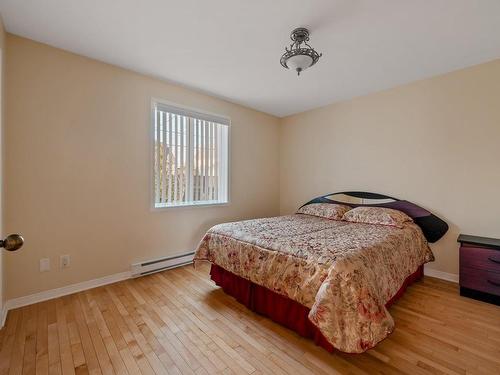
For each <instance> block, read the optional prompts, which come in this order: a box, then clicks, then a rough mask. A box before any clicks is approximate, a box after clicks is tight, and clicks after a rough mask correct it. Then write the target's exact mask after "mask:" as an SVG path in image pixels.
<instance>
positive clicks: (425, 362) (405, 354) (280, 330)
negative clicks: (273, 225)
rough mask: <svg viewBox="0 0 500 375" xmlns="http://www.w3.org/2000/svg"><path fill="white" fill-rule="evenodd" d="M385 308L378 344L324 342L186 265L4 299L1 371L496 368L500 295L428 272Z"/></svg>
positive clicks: (451, 374)
mask: <svg viewBox="0 0 500 375" xmlns="http://www.w3.org/2000/svg"><path fill="white" fill-rule="evenodd" d="M390 312H391V314H392V315H393V317H394V319H395V322H396V330H395V332H394V333H393V334H392V335H391V336H389V337H388V338H387V339H386V340H384V341H383V342H381V343H380V344H379V345H377V347H376V348H374V349H372V350H369V351H368V352H366V353H364V354H359V355H349V354H343V353H334V354H330V353H328V352H326V351H324V350H323V349H321V348H319V347H317V346H315V345H314V343H312V342H311V341H309V340H307V339H304V338H302V337H300V336H299V335H297V334H296V333H295V332H292V331H290V330H287V329H286V328H284V327H282V326H279V325H277V324H275V323H274V322H272V321H270V320H268V319H266V318H264V317H262V316H259V315H257V314H254V313H253V312H251V311H249V310H248V309H246V308H245V307H244V306H243V305H241V304H239V303H238V302H236V301H235V300H234V299H233V298H232V297H229V296H228V295H226V294H224V292H222V290H220V289H219V288H218V287H216V286H215V285H214V284H213V283H212V282H211V281H210V279H209V276H208V267H207V266H202V267H198V268H197V269H194V268H193V267H192V266H185V267H181V268H178V269H173V270H169V271H164V272H161V273H158V274H153V275H149V276H146V277H142V278H139V279H132V280H127V281H123V282H120V283H116V284H112V285H107V286H105V287H101V288H96V289H93V290H89V291H84V292H80V293H76V294H74V295H70V296H66V297H61V298H58V299H54V300H51V301H46V302H41V303H39V304H35V305H32V306H27V307H23V308H20V309H16V310H12V311H10V312H9V316H8V318H7V323H6V325H5V327H4V328H3V329H2V330H1V331H0V375H5V374H37V375H38V374H42V375H43V374H75V375H86V374H91V375H103V374H110V375H111V374H118V375H121V374H124V375H127V374H130V375H138V374H147V375H163V374H175V375H181V374H197V375H206V374H252V375H258V374H294V375H295V374H297V375H300V374H401V373H403V374H404V373H406V374H416V375H419V374H422V375H423V374H446V375H456V374H458V375H465V374H497V373H500V307H498V306H493V305H490V304H486V303H483V302H479V301H475V300H471V299H468V298H464V297H461V296H460V295H459V293H458V288H457V285H456V284H453V283H449V282H445V281H442V280H438V279H433V278H430V277H424V279H423V280H422V281H420V282H418V283H416V284H414V285H412V286H411V287H410V288H409V289H408V291H407V293H406V294H405V295H404V296H403V297H402V298H401V299H400V300H399V301H398V302H397V303H396V304H395V305H393V306H392V307H391V308H390Z"/></svg>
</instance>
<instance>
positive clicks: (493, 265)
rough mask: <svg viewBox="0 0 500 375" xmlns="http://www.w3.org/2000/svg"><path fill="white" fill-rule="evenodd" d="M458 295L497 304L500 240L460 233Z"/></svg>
mask: <svg viewBox="0 0 500 375" xmlns="http://www.w3.org/2000/svg"><path fill="white" fill-rule="evenodd" d="M457 241H458V242H460V295H461V296H466V297H470V298H474V299H478V300H481V301H485V302H490V303H494V304H496V305H500V239H496V238H487V237H478V236H469V235H466V234H461V235H460V236H459V237H458V240H457Z"/></svg>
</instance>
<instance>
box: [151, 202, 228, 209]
mask: <svg viewBox="0 0 500 375" xmlns="http://www.w3.org/2000/svg"><path fill="white" fill-rule="evenodd" d="M228 205H229V202H228V201H225V202H221V201H196V202H186V203H177V204H169V203H159V204H157V203H155V204H154V207H153V210H164V209H170V208H192V207H212V206H228Z"/></svg>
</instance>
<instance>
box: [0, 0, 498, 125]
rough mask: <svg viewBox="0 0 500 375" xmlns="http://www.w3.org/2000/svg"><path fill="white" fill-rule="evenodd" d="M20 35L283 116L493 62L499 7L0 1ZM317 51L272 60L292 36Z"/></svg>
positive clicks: (492, 2)
mask: <svg viewBox="0 0 500 375" xmlns="http://www.w3.org/2000/svg"><path fill="white" fill-rule="evenodd" d="M0 13H1V14H2V17H3V19H4V23H5V26H6V29H7V30H8V31H9V32H11V33H13V34H17V35H21V36H24V37H27V38H30V39H34V40H37V41H40V42H43V43H47V44H49V45H52V46H55V47H59V48H62V49H65V50H69V51H72V52H75V53H78V54H81V55H84V56H88V57H91V58H95V59H98V60H101V61H105V62H108V63H111V64H115V65H118V66H122V67H125V68H128V69H131V70H134V71H137V72H141V73H145V74H148V75H152V76H155V77H159V78H162V79H165V80H168V81H171V82H176V83H179V84H182V85H184V86H187V87H191V88H194V89H197V90H199V91H202V92H206V93H210V94H212V95H215V96H218V97H221V98H225V99H227V100H230V101H232V102H236V103H240V104H243V105H245V106H248V107H251V108H255V109H258V110H261V111H263V112H267V113H271V114H274V115H277V116H285V115H289V114H292V113H297V112H301V111H304V110H308V109H311V108H315V107H319V106H323V105H326V104H329V103H332V102H335V101H339V100H343V99H348V98H352V97H355V96H359V95H364V94H367V93H370V92H374V91H378V90H382V89H385V88H389V87H393V86H396V85H399V84H402V83H406V82H410V81H414V80H418V79H421V78H425V77H429V76H433V75H437V74H440V73H444V72H448V71H452V70H455V69H459V68H462V67H466V66H470V65H474V64H477V63H481V62H485V61H488V60H492V59H495V58H499V57H500V0H308V1H305V0H115V1H113V0H79V1H76V0H0ZM298 26H306V27H308V28H310V30H311V42H310V44H311V45H312V46H313V47H314V48H315V49H316V50H317V51H318V52H322V53H323V57H322V58H321V59H320V61H319V62H318V64H317V65H315V66H313V67H312V68H311V69H310V70H307V71H305V72H304V73H302V75H301V76H300V77H297V75H296V74H295V73H294V72H293V71H287V70H285V69H283V68H282V67H281V65H280V64H279V58H280V56H281V54H282V53H283V49H284V47H285V45H288V43H289V34H290V31H291V30H292V29H293V28H295V27H298Z"/></svg>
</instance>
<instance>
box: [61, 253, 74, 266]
mask: <svg viewBox="0 0 500 375" xmlns="http://www.w3.org/2000/svg"><path fill="white" fill-rule="evenodd" d="M70 260H71V259H70V256H69V254H64V255H61V256H60V257H59V267H60V268H67V267H69V263H70Z"/></svg>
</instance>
